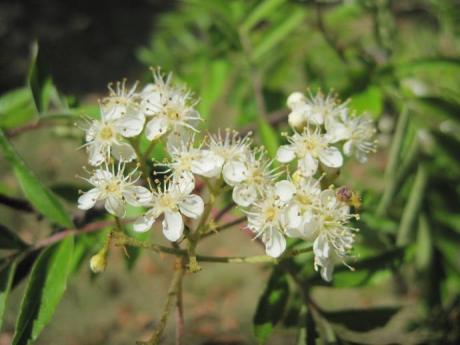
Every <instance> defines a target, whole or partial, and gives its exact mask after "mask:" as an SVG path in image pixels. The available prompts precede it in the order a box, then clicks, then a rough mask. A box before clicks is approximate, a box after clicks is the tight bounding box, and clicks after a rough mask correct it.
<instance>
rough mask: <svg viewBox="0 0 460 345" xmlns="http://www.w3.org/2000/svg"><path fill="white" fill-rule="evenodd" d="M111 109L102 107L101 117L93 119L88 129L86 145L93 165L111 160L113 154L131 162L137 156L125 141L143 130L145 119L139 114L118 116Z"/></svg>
mask: <svg viewBox="0 0 460 345" xmlns="http://www.w3.org/2000/svg"><path fill="white" fill-rule="evenodd" d="M113 111H114V110H110V111H109V112H105V111H104V110H103V109H102V107H101V119H100V120H92V122H91V123H90V125H89V127H88V128H87V129H86V144H85V145H83V147H86V149H87V151H88V155H89V164H91V165H92V166H98V165H101V164H102V163H103V162H109V160H110V156H111V155H112V156H113V157H114V158H115V159H116V160H118V161H121V162H130V161H132V160H133V159H135V158H136V153H135V151H134V149H133V148H132V146H131V145H130V144H128V143H126V142H124V141H123V138H131V137H134V136H136V135H138V134H139V133H141V132H142V128H143V126H144V121H143V119H142V118H139V117H138V116H131V115H125V116H123V117H118V118H116V117H115V116H114V115H113V114H112V112H113Z"/></svg>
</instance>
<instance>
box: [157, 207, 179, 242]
mask: <svg viewBox="0 0 460 345" xmlns="http://www.w3.org/2000/svg"><path fill="white" fill-rule="evenodd" d="M162 225H163V234H164V235H165V237H166V238H167V239H168V240H169V241H171V242H175V241H177V240H178V239H179V238H180V237H181V236H182V233H183V232H184V221H183V220H182V216H181V214H180V213H179V212H171V211H166V212H165V219H164V220H163V222H162Z"/></svg>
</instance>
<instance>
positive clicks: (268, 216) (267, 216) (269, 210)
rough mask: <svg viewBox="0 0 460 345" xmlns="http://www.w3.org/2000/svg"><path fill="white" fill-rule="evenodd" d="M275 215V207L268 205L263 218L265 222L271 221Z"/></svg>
mask: <svg viewBox="0 0 460 345" xmlns="http://www.w3.org/2000/svg"><path fill="white" fill-rule="evenodd" d="M276 215H277V209H276V207H273V206H270V207H268V208H267V209H266V210H265V219H266V220H267V222H273V221H274V220H275V218H276Z"/></svg>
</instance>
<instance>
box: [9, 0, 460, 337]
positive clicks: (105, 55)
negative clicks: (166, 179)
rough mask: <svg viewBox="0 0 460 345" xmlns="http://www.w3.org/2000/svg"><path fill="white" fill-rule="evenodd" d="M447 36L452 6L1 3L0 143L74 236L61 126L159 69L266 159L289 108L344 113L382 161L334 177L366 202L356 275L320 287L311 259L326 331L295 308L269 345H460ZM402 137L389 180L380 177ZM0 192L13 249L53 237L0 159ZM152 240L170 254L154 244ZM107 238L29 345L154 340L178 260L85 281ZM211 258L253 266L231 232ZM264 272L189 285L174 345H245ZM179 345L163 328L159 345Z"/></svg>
mask: <svg viewBox="0 0 460 345" xmlns="http://www.w3.org/2000/svg"><path fill="white" fill-rule="evenodd" d="M459 34H460V4H459V2H458V1H455V0H438V1H436V0H418V1H415V0H406V1H391V0H375V1H371V0H368V1H367V0H348V1H335V0H328V1H326V0H323V1H320V0H317V1H313V0H312V1H308V0H305V1H301V0H298V1H294V0H292V1H287V0H267V1H261V0H248V1H245V0H209V1H206V0H203V1H198V0H184V1H159V0H157V1H155V0H150V1H147V0H144V1H137V2H127V1H97V2H96V1H78V2H73V3H71V2H62V1H57V0H46V1H36V2H26V1H3V2H2V3H1V4H0V37H1V40H2V51H1V52H0V57H1V58H0V60H1V64H0V68H1V70H0V91H1V94H2V96H1V98H0V127H1V128H2V130H3V131H4V132H5V134H6V137H8V139H9V142H10V143H11V144H12V145H13V146H14V147H15V148H16V150H17V151H18V153H19V154H20V155H21V156H22V158H23V159H24V161H25V162H26V163H27V165H28V166H29V167H30V168H31V169H32V170H33V171H34V172H35V173H36V174H37V175H38V177H39V179H40V180H41V181H42V183H43V184H44V185H45V186H47V187H49V188H50V189H51V190H52V191H53V192H54V193H55V194H56V195H57V196H58V197H59V200H61V201H62V203H63V204H64V205H65V208H66V210H68V211H69V212H70V213H71V214H72V215H73V221H74V223H75V224H76V225H77V226H84V225H85V224H88V223H89V222H91V221H94V220H100V219H103V216H102V215H101V214H98V213H97V212H94V213H91V212H89V213H87V214H85V215H84V214H83V213H82V212H79V211H77V210H76V207H75V204H76V199H77V197H78V189H79V188H83V187H82V184H81V182H80V180H79V179H78V178H76V177H75V175H76V174H80V175H82V174H83V173H82V165H84V164H85V154H84V152H83V151H82V150H77V148H78V147H79V146H80V145H81V143H82V132H81V130H79V129H78V128H77V127H75V126H74V122H75V120H76V119H77V118H78V117H79V116H81V115H89V116H97V113H98V107H97V99H99V98H102V97H104V95H105V94H106V85H107V83H108V82H109V81H116V80H120V79H121V78H123V77H127V78H128V79H129V81H131V82H134V81H135V80H140V81H142V82H149V81H150V80H151V73H150V71H149V69H148V67H151V66H153V67H156V66H161V67H162V69H163V70H164V71H172V72H173V73H174V75H175V77H176V78H178V79H179V80H181V81H183V82H185V83H186V84H187V85H189V87H190V88H191V89H192V91H193V92H194V94H195V95H196V96H197V97H198V98H199V99H200V103H199V105H198V110H199V111H200V113H201V114H202V116H203V118H204V119H205V121H204V122H203V129H205V128H206V129H209V130H210V131H215V130H216V129H217V128H223V127H230V128H235V129H238V130H249V129H252V130H254V133H255V138H256V141H258V142H259V143H262V144H264V145H265V146H266V147H267V149H268V150H269V152H271V153H273V152H274V151H275V150H276V147H277V145H278V144H279V143H282V142H283V138H282V136H281V132H283V131H285V130H287V129H288V128H287V121H286V116H287V110H286V106H285V101H286V98H287V96H288V95H289V94H290V93H291V92H293V91H303V92H306V91H307V89H309V90H311V91H313V92H316V91H317V90H319V89H321V90H323V91H324V92H328V91H329V90H334V91H335V92H336V93H337V94H338V96H339V97H340V98H341V99H342V100H346V99H348V98H351V102H350V107H351V108H352V109H353V110H355V111H357V112H368V113H370V114H371V116H372V117H373V118H374V119H375V121H376V123H377V125H378V129H379V132H378V136H379V143H380V147H379V151H378V152H377V153H376V154H375V155H373V156H372V157H371V158H370V162H369V163H368V164H366V165H359V164H355V163H353V162H348V163H347V165H346V166H345V169H343V173H342V175H341V176H340V178H339V183H342V184H347V185H349V186H351V187H352V188H354V189H356V190H358V191H360V192H362V196H363V206H362V217H361V220H360V221H359V222H358V224H357V226H358V227H359V228H360V229H361V232H360V234H359V235H358V245H357V249H356V253H355V254H356V262H354V263H351V264H352V266H354V267H356V271H355V272H349V271H348V270H346V269H338V273H337V274H336V276H335V277H334V282H333V284H332V286H331V285H325V284H324V283H322V282H321V281H320V280H319V279H318V275H317V274H316V273H314V272H312V264H311V260H309V261H308V260H304V261H299V260H297V261H296V262H294V263H293V265H295V267H296V268H295V269H296V272H298V274H299V277H300V279H301V280H302V282H303V284H304V285H305V286H306V287H307V289H308V291H309V296H310V297H311V298H312V299H314V300H315V301H316V303H317V304H319V305H320V306H321V307H322V308H323V309H324V310H325V313H324V314H323V315H321V316H319V317H318V316H317V315H316V316H315V315H311V314H312V312H311V311H310V309H311V306H307V305H305V306H303V303H302V302H301V301H300V297H299V295H298V292H295V291H293V290H290V295H289V303H288V302H287V300H286V304H287V305H288V307H286V308H281V310H279V314H280V315H283V318H282V320H279V322H278V325H277V326H276V328H275V329H274V331H273V332H272V333H271V335H270V338H269V339H268V344H311V343H312V341H313V343H314V340H312V339H311V337H313V338H314V335H312V334H313V333H314V332H316V333H318V334H319V339H320V340H318V341H319V342H320V343H341V344H342V343H344V344H348V343H358V344H394V343H398V344H421V343H429V344H458V343H459V342H460V328H459V325H460V216H459V215H460V206H459V205H460V203H459V201H460V198H459V194H460V193H459V192H460V183H459V182H460V169H459V162H458V158H459V157H460V143H459V141H460V134H459V133H460V122H459V119H460V36H459ZM34 42H38V44H37V43H35V44H34ZM260 96H262V101H261V100H260V99H258V97H260ZM404 109H405V111H407V113H406V115H405V116H403V115H401V114H404V111H403V110H404ZM398 128H400V132H401V135H400V139H401V143H400V145H399V147H397V150H398V151H397V153H396V156H397V160H396V166H394V167H393V168H388V166H389V165H388V164H387V163H388V158H387V157H388V156H389V153H390V151H391V149H390V148H391V143H392V142H394V141H392V138H393V136H394V135H395V131H396V133H397V132H398ZM156 154H158V152H157V153H156ZM155 157H156V158H158V157H157V156H155ZM390 165H391V164H390ZM392 169H393V170H392ZM0 176H1V181H0V223H1V224H2V225H3V226H4V227H6V228H9V229H12V230H13V231H14V232H15V233H16V234H18V235H19V237H20V238H21V239H22V240H23V241H25V242H26V243H35V242H37V241H38V240H40V239H43V238H46V237H47V236H49V234H50V233H51V232H55V231H59V229H60V228H59V227H57V226H55V225H53V224H51V226H50V222H49V221H47V220H46V219H43V217H42V216H41V215H39V214H38V213H37V212H36V211H35V210H33V209H32V210H31V209H30V205H29V203H28V201H27V200H26V199H27V196H24V194H23V193H22V192H21V188H20V186H19V184H18V183H17V181H16V178H15V175H14V174H13V171H12V169H11V167H10V165H9V164H8V163H7V161H6V160H5V159H4V158H3V157H1V158H0ZM382 195H383V197H382ZM382 199H384V200H383V201H382ZM51 223H52V222H51ZM2 231H3V230H2ZM152 237H153V240H154V241H156V242H160V243H161V242H162V241H163V240H162V238H161V237H162V236H161V235H160V234H159V233H158V232H154V233H153V235H152ZM103 238H104V232H102V233H94V234H88V235H81V236H78V238H77V240H76V244H75V245H76V247H75V252H76V254H75V258H74V259H73V261H74V262H73V263H72V268H73V270H74V274H73V275H72V277H71V279H70V280H69V283H68V287H67V291H66V293H65V295H64V298H63V300H62V302H61V303H60V305H59V306H58V308H57V310H56V313H55V314H54V317H53V318H52V320H51V322H50V323H49V325H48V326H47V327H46V328H45V330H44V331H43V333H42V335H41V336H40V338H39V340H38V341H37V342H36V343H37V344H88V345H89V344H130V343H133V342H134V340H135V339H138V338H145V337H147V336H148V335H149V334H150V332H151V330H152V327H153V326H154V325H155V323H156V322H157V321H158V313H159V310H160V309H161V306H162V303H163V300H164V296H165V294H166V290H167V284H168V280H169V274H170V273H169V272H170V270H171V266H172V261H171V259H170V258H162V257H159V256H158V255H156V254H151V253H137V252H136V253H133V254H132V256H131V259H130V260H126V258H125V257H124V255H123V252H122V251H121V250H114V251H112V253H111V257H110V263H109V267H108V271H107V272H106V273H104V274H103V275H101V276H97V277H96V276H94V275H92V274H91V273H90V270H89V267H88V257H89V255H92V254H93V253H94V252H95V251H96V250H97V248H99V247H100V245H101V243H102V241H103ZM207 241H209V242H206V243H204V245H203V248H202V250H203V252H204V253H206V254H210V255H255V254H262V250H261V248H260V247H259V246H258V245H257V244H256V243H254V242H253V241H251V240H250V237H248V235H247V234H246V233H244V232H243V231H241V230H240V229H239V228H235V229H232V230H230V231H229V232H226V233H224V234H222V235H219V236H216V238H214V239H212V240H207ZM11 250H14V248H11V246H10V247H8V246H3V247H2V248H0V254H1V255H3V254H5V255H8V254H9V253H10V252H11ZM136 259H138V260H137V261H136V262H135V260H136ZM33 262H34V257H33V256H30V257H27V258H25V259H24V260H23V261H22V262H21V263H20V265H19V266H20V269H18V270H17V272H16V274H15V276H14V282H13V285H14V286H15V288H14V289H13V290H12V292H11V293H10V296H9V298H8V303H7V306H6V309H5V312H4V322H3V327H2V329H1V333H0V345H3V344H5V345H6V344H10V343H11V339H12V335H13V332H14V324H15V319H16V317H17V314H18V310H19V304H20V300H21V298H22V295H23V293H24V289H25V286H26V282H27V279H23V278H24V277H25V276H26V275H27V273H28V271H29V270H30V267H31V265H32V264H33ZM127 267H128V269H127ZM270 274H271V270H270V267H264V266H250V267H248V266H237V267H235V266H230V265H227V266H225V267H224V266H219V265H205V267H204V270H203V272H201V273H200V274H199V275H191V274H188V275H187V276H186V279H185V286H184V301H185V317H186V319H185V324H186V326H185V327H186V328H185V332H186V339H187V340H186V342H185V343H186V344H207V345H210V344H235V345H236V344H254V343H257V339H256V337H255V335H254V332H253V329H252V328H253V324H252V322H253V316H254V313H255V311H256V307H257V304H258V300H259V297H260V296H261V295H262V292H263V291H264V289H265V288H266V283H267V281H268V278H269V276H270ZM267 289H268V290H267V291H268V292H270V291H269V289H270V287H268V288H267ZM307 309H308V310H307ZM0 315H1V314H0ZM172 319H173V318H172ZM274 323H275V322H274ZM312 323H313V326H312ZM173 333H174V327H173V322H170V324H169V325H168V328H167V332H166V340H165V344H173V343H174V335H173ZM305 334H308V335H307V336H306V335H305ZM258 338H259V339H260V335H258Z"/></svg>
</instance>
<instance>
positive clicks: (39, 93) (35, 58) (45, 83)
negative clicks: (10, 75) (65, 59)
mask: <svg viewBox="0 0 460 345" xmlns="http://www.w3.org/2000/svg"><path fill="white" fill-rule="evenodd" d="M39 53H40V51H39V48H38V44H37V43H36V42H35V43H34V45H33V46H32V59H31V60H32V61H31V63H30V69H29V75H28V77H27V84H28V86H29V88H30V90H31V92H32V97H33V100H34V103H35V108H36V109H37V112H38V113H42V112H43V111H45V110H46V109H47V107H48V104H49V101H50V97H51V93H52V92H53V89H54V86H53V81H52V79H51V76H50V74H49V73H48V72H47V71H46V69H45V67H44V66H45V64H44V63H43V58H42V57H41V55H40V54H39Z"/></svg>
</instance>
